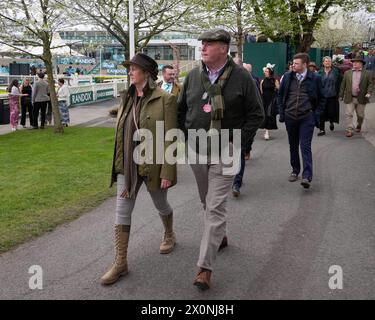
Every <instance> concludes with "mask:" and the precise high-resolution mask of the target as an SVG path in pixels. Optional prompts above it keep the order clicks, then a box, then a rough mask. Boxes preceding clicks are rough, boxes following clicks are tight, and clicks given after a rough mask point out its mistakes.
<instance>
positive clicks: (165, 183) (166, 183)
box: [160, 179, 172, 189]
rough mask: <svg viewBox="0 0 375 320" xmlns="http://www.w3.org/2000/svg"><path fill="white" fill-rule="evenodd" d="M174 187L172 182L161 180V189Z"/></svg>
mask: <svg viewBox="0 0 375 320" xmlns="http://www.w3.org/2000/svg"><path fill="white" fill-rule="evenodd" d="M171 185H172V182H171V181H169V180H167V179H161V183H160V189H167V188H169V187H170V186H171Z"/></svg>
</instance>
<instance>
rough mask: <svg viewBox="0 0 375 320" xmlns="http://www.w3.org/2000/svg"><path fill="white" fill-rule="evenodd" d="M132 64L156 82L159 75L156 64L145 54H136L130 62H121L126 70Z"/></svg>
mask: <svg viewBox="0 0 375 320" xmlns="http://www.w3.org/2000/svg"><path fill="white" fill-rule="evenodd" d="M132 64H133V65H136V66H138V67H140V68H142V69H143V70H144V71H148V72H149V73H150V75H151V77H152V79H153V80H157V78H158V73H159V69H158V64H157V63H156V61H155V60H154V59H152V58H151V57H149V56H148V55H147V54H144V53H137V54H136V55H135V56H134V57H133V58H132V59H131V60H126V61H124V62H123V65H124V66H125V67H126V68H129V66H130V65H132Z"/></svg>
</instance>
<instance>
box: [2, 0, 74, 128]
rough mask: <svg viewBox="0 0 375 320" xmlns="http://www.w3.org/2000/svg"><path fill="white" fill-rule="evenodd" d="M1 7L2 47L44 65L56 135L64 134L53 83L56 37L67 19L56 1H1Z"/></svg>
mask: <svg viewBox="0 0 375 320" xmlns="http://www.w3.org/2000/svg"><path fill="white" fill-rule="evenodd" d="M0 7H1V8H2V10H1V11H0V43H2V44H6V45H8V46H9V47H11V48H13V49H14V50H15V51H16V52H19V53H24V54H26V55H28V56H32V57H34V58H37V59H40V60H42V61H43V62H44V64H45V66H46V70H47V76H48V86H49V91H50V97H51V104H52V112H53V118H54V126H55V132H56V133H63V131H64V129H63V127H62V125H61V121H60V112H59V108H58V101H57V96H56V91H55V86H54V79H53V57H52V52H53V50H54V49H57V48H58V47H59V46H54V45H53V37H54V34H55V32H56V31H58V30H59V29H62V28H63V27H64V25H65V24H66V21H67V20H66V17H64V15H63V12H62V10H61V7H60V5H59V4H58V3H57V2H56V1H55V0H38V1H33V0H7V1H1V3H0ZM60 46H61V45H60ZM35 48H42V52H41V53H35Z"/></svg>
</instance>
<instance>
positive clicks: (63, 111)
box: [7, 72, 70, 132]
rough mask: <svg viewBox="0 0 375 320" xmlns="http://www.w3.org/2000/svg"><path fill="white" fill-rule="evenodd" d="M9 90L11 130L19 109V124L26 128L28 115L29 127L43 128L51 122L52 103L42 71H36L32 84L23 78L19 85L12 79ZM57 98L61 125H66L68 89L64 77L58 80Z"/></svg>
mask: <svg viewBox="0 0 375 320" xmlns="http://www.w3.org/2000/svg"><path fill="white" fill-rule="evenodd" d="M7 91H8V92H9V106H10V108H9V109H10V126H11V130H12V132H14V131H17V129H18V125H19V113H20V111H21V126H22V127H23V128H27V126H26V118H27V114H28V115H29V123H30V127H29V129H39V128H40V129H44V127H45V125H46V123H48V124H52V103H51V98H50V91H49V87H48V83H47V81H46V80H45V74H44V73H43V72H40V73H38V75H37V80H36V81H35V83H34V84H33V85H31V84H30V79H28V78H25V79H24V80H23V83H22V85H21V86H20V84H19V82H18V80H17V79H14V80H13V81H12V82H11V83H10V85H9V86H8V88H7ZM56 95H57V99H58V105H59V110H60V116H61V123H62V125H63V126H66V127H67V126H68V124H69V123H70V118H69V89H68V87H67V85H66V84H65V81H64V79H62V78H61V79H59V80H58V88H57V92H56Z"/></svg>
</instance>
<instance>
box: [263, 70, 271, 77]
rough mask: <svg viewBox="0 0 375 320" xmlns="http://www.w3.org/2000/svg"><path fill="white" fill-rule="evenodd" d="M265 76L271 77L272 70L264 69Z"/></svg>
mask: <svg viewBox="0 0 375 320" xmlns="http://www.w3.org/2000/svg"><path fill="white" fill-rule="evenodd" d="M264 76H265V77H266V78H269V77H270V70H268V68H267V69H265V70H264Z"/></svg>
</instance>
